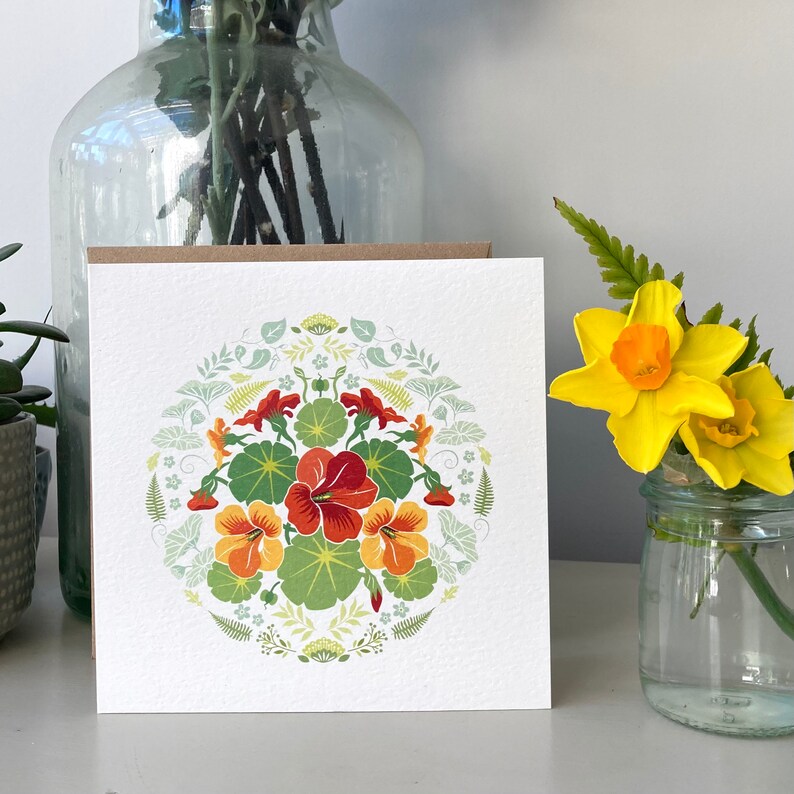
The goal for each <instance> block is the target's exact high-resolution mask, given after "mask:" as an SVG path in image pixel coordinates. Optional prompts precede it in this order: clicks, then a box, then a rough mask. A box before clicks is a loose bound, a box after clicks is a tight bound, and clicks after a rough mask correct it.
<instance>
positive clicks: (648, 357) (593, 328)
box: [550, 281, 747, 473]
mask: <svg viewBox="0 0 794 794" xmlns="http://www.w3.org/2000/svg"><path fill="white" fill-rule="evenodd" d="M681 298H682V296H681V291H680V290H679V289H678V287H676V286H675V285H674V284H671V283H670V282H669V281H651V282H649V283H647V284H643V285H642V286H641V287H640V288H639V289H638V290H637V292H636V294H635V296H634V301H633V303H632V305H631V310H630V311H629V314H628V317H627V316H626V315H624V314H621V313H620V312H615V311H610V310H608V309H588V310H587V311H584V312H581V313H580V314H577V315H576V317H574V328H575V330H576V337H577V339H578V340H579V346H580V347H581V349H582V355H583V357H584V362H585V366H584V367H582V368H581V369H576V370H572V371H571V372H566V373H565V374H563V375H560V376H559V377H558V378H556V379H555V380H554V382H553V383H552V384H551V389H550V396H551V397H554V398H556V399H558V400H565V401H566V402H571V403H573V404H574V405H579V406H582V407H584V408H595V409H597V410H600V411H607V412H608V413H609V419H608V420H607V428H608V429H609V431H610V432H611V433H612V435H613V437H614V439H615V446H616V447H617V450H618V453H619V454H620V457H621V458H623V460H624V461H625V462H626V463H627V464H628V465H629V466H630V467H631V468H632V469H634V470H635V471H641V472H644V473H647V472H649V471H650V470H651V469H654V468H656V466H658V465H659V461H660V460H661V459H662V456H663V455H664V452H665V450H666V449H667V447H668V445H669V444H670V441H671V440H672V438H673V436H674V435H675V433H676V431H677V430H678V428H679V427H681V425H682V424H683V423H684V422H685V421H686V420H687V418H688V417H689V414H690V413H692V412H695V413H698V414H702V415H703V416H707V417H714V418H716V419H727V418H728V417H730V416H731V415H732V414H733V406H732V404H731V401H730V399H729V397H728V395H727V394H726V393H725V392H724V391H723V390H722V389H721V388H720V386H718V385H717V384H716V383H714V381H716V380H717V379H718V378H719V377H720V376H721V375H722V373H723V372H725V370H726V369H727V368H728V367H729V366H730V365H731V364H732V363H733V362H734V361H736V359H737V358H738V357H739V356H740V355H741V354H742V352H743V351H744V349H745V347H746V346H747V339H746V338H745V337H744V336H743V335H742V334H741V333H739V332H738V331H737V330H735V329H734V328H731V327H729V326H727V325H697V326H695V327H693V328H690V329H689V330H688V331H687V332H686V333H684V330H683V328H682V327H681V324H680V323H679V322H678V319H677V318H676V315H675V312H676V308H677V306H678V305H679V303H681Z"/></svg>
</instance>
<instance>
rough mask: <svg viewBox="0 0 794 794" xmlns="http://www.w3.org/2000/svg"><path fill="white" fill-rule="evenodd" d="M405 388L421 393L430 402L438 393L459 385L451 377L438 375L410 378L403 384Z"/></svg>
mask: <svg viewBox="0 0 794 794" xmlns="http://www.w3.org/2000/svg"><path fill="white" fill-rule="evenodd" d="M405 388H406V389H410V390H411V391H413V392H416V393H417V394H421V395H422V396H423V397H425V398H426V399H427V401H428V402H429V403H432V402H433V400H435V398H436V397H438V396H439V395H441V394H444V392H448V391H452V390H453V389H459V388H460V386H459V385H458V384H457V383H455V381H454V380H452V378H448V377H447V376H446V375H440V376H439V377H437V378H412V379H411V380H409V381H408V382H407V383H406V384H405Z"/></svg>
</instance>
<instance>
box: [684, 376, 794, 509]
mask: <svg viewBox="0 0 794 794" xmlns="http://www.w3.org/2000/svg"><path fill="white" fill-rule="evenodd" d="M720 386H721V387H722V389H723V391H724V392H725V393H726V394H727V395H728V399H729V400H730V401H731V404H732V406H733V414H732V415H731V416H729V417H726V418H724V419H711V418H709V417H706V416H700V415H698V414H692V416H690V417H689V421H688V422H687V423H686V424H685V425H683V426H682V427H681V431H680V432H681V439H682V440H683V442H684V443H685V444H686V447H687V449H688V450H689V451H690V452H691V453H692V456H693V457H694V458H695V461H696V462H697V464H698V466H700V468H702V469H703V471H705V472H706V474H708V475H709V477H711V479H712V480H714V482H715V483H717V485H719V486H720V488H733V487H734V486H736V485H738V484H739V481H740V480H747V482H749V483H752V484H753V485H756V486H758V487H759V488H762V489H763V490H765V491H770V492H771V493H775V494H779V495H780V496H785V495H786V494H789V493H791V492H792V490H794V477H792V474H791V465H790V463H789V453H790V452H792V451H794V402H792V401H791V400H787V399H785V397H784V396H783V389H781V388H780V386H779V385H778V383H777V381H775V378H774V376H773V375H772V373H771V372H770V371H769V368H768V367H767V366H765V365H764V364H756V365H755V366H753V367H750V368H749V369H746V370H743V371H742V372H736V373H734V374H733V375H731V376H730V377H725V376H723V377H722V378H720Z"/></svg>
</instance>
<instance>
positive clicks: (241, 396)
mask: <svg viewBox="0 0 794 794" xmlns="http://www.w3.org/2000/svg"><path fill="white" fill-rule="evenodd" d="M272 382H273V381H270V380H257V381H254V382H253V383H246V384H245V385H244V386H238V387H237V388H236V389H235V390H234V391H233V392H232V393H231V394H230V395H229V396H228V398H227V399H226V404H225V407H226V410H227V411H228V412H229V413H232V414H239V413H242V412H243V411H244V410H245V409H246V408H248V406H249V405H250V404H251V403H252V402H253V401H254V400H255V399H256V398H257V397H259V395H260V394H261V393H262V392H263V391H264V390H265V389H266V388H267V387H268V386H269V385H270V384H271V383H272Z"/></svg>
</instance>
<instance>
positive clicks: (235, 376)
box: [229, 372, 252, 383]
mask: <svg viewBox="0 0 794 794" xmlns="http://www.w3.org/2000/svg"><path fill="white" fill-rule="evenodd" d="M251 377H252V376H251V375H246V374H244V373H243V372H234V373H232V374H231V375H229V378H231V380H232V381H234V383H247V382H248V381H249V380H251Z"/></svg>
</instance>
